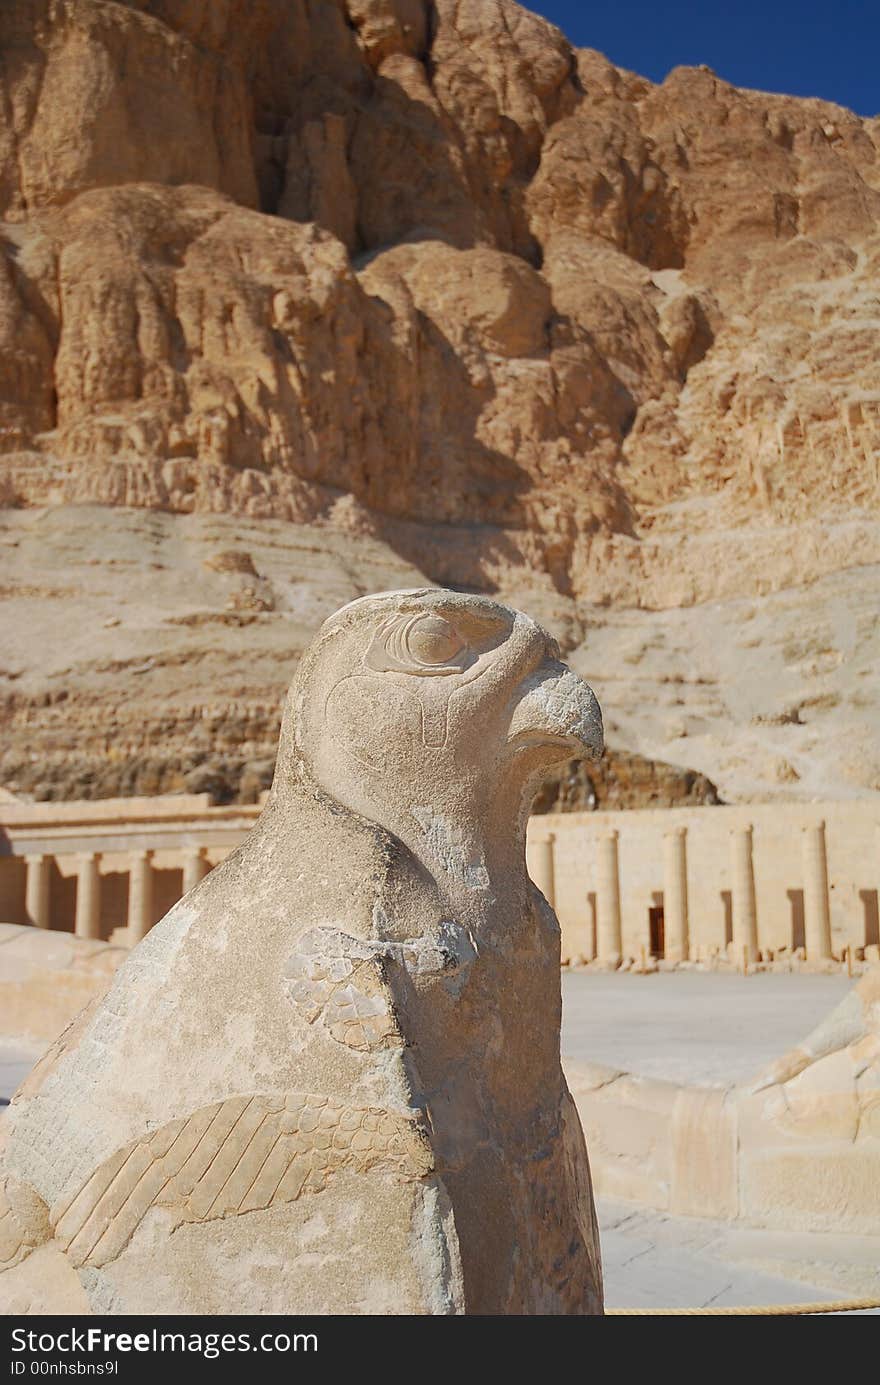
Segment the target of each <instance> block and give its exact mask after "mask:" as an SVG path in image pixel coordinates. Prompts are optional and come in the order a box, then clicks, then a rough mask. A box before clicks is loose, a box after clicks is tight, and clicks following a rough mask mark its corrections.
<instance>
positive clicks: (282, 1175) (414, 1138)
mask: <svg viewBox="0 0 880 1385" xmlns="http://www.w3.org/2000/svg"><path fill="white" fill-rule="evenodd" d="M432 1166H433V1158H432V1152H431V1147H430V1143H429V1140H428V1137H427V1130H426V1127H425V1126H424V1125H423V1124H422V1123H421V1121H420V1120H419V1119H418V1118H408V1117H406V1116H400V1115H395V1114H393V1113H391V1112H389V1111H385V1110H383V1109H381V1108H380V1107H374V1106H347V1105H343V1104H342V1103H341V1102H339V1101H336V1100H334V1098H332V1097H327V1096H316V1095H311V1094H303V1093H291V1094H290V1095H288V1096H239V1097H231V1098H229V1099H228V1100H226V1101H223V1102H219V1103H217V1104H216V1105H213V1106H205V1107H202V1108H201V1109H200V1110H198V1111H194V1112H193V1114H192V1115H190V1116H188V1117H185V1118H184V1119H181V1120H176V1121H171V1122H170V1123H169V1124H168V1125H164V1126H162V1127H161V1129H159V1130H157V1131H155V1132H154V1133H153V1134H152V1135H151V1136H149V1138H147V1139H143V1140H139V1141H135V1142H133V1143H132V1144H129V1145H126V1146H125V1148H124V1149H120V1150H118V1151H117V1152H116V1153H115V1154H114V1155H112V1156H111V1158H109V1159H107V1160H106V1161H105V1162H104V1163H103V1164H102V1165H101V1166H100V1168H98V1169H97V1170H96V1171H95V1173H94V1174H93V1175H92V1177H91V1178H90V1179H89V1180H88V1182H87V1183H86V1184H85V1186H84V1187H83V1188H81V1189H80V1190H79V1192H77V1193H76V1194H75V1196H74V1197H73V1198H71V1199H68V1201H67V1202H66V1203H61V1204H59V1205H56V1206H55V1207H53V1208H52V1209H51V1213H50V1221H51V1223H52V1224H53V1226H54V1234H55V1238H56V1240H57V1241H58V1243H59V1244H60V1246H61V1247H62V1249H63V1250H65V1251H66V1252H67V1254H68V1256H69V1258H70V1259H71V1261H72V1262H73V1264H74V1265H76V1266H81V1265H95V1266H100V1265H104V1264H107V1263H108V1261H110V1260H113V1259H115V1257H116V1256H117V1255H119V1254H120V1252H121V1251H122V1250H123V1249H124V1247H125V1246H126V1245H127V1243H128V1242H129V1240H130V1239H131V1237H132V1235H133V1234H134V1232H135V1231H136V1229H137V1227H138V1226H139V1225H140V1223H141V1221H142V1220H143V1218H144V1216H145V1215H146V1213H147V1212H148V1211H149V1210H150V1208H151V1207H165V1208H168V1209H169V1211H170V1212H172V1213H173V1214H174V1215H175V1216H176V1219H177V1221H178V1222H184V1221H190V1222H203V1221H212V1220H214V1219H216V1218H218V1217H228V1216H238V1215H240V1214H242V1213H245V1212H252V1211H257V1210H260V1209H263V1208H267V1207H274V1206H277V1205H278V1204H279V1203H285V1202H293V1201H295V1200H296V1199H297V1198H299V1197H300V1196H302V1195H303V1194H304V1193H308V1192H311V1193H317V1192H320V1191H321V1189H322V1188H324V1187H325V1186H326V1184H327V1183H328V1182H329V1180H330V1179H331V1178H332V1177H333V1175H334V1174H335V1173H337V1172H339V1170H341V1169H352V1170H354V1171H356V1172H360V1173H363V1172H366V1171H367V1170H369V1169H379V1170H384V1171H386V1172H389V1173H393V1174H396V1175H397V1176H399V1177H402V1178H406V1179H414V1178H421V1177H423V1176H424V1175H425V1174H427V1173H430V1171H431V1168H432ZM25 1253H26V1251H25Z"/></svg>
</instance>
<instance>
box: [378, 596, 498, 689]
mask: <svg viewBox="0 0 880 1385" xmlns="http://www.w3.org/2000/svg"><path fill="white" fill-rule="evenodd" d="M473 658H474V656H473V654H472V653H471V650H470V649H469V646H468V641H467V640H466V639H465V638H464V636H463V635H461V634H459V632H458V630H456V628H455V626H454V625H453V624H452V621H450V620H446V618H445V617H444V616H441V615H437V614H435V613H434V612H431V611H426V612H424V613H420V614H418V615H398V616H393V617H392V618H391V619H390V620H387V621H385V622H384V624H382V625H381V626H380V627H379V629H378V630H377V631H376V634H375V635H374V636H373V642H372V644H371V645H370V648H369V650H368V651H367V667H368V668H371V669H374V670H375V671H376V672H377V673H413V674H422V675H426V674H447V673H461V672H462V671H463V670H464V669H465V668H467V667H468V665H469V664H470V663H472V662H473Z"/></svg>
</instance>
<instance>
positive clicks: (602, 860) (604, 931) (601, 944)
mask: <svg viewBox="0 0 880 1385" xmlns="http://www.w3.org/2000/svg"><path fill="white" fill-rule="evenodd" d="M596 884H597V889H596V910H597V928H596V932H597V944H598V948H597V952H598V958H599V961H600V962H611V963H615V964H616V963H617V962H619V961H620V958H621V953H622V951H623V941H622V931H621V925H620V873H619V870H618V861H617V833H616V832H615V831H611V832H606V834H605V835H604V836H603V837H600V838H599V870H598V880H597V882H596Z"/></svg>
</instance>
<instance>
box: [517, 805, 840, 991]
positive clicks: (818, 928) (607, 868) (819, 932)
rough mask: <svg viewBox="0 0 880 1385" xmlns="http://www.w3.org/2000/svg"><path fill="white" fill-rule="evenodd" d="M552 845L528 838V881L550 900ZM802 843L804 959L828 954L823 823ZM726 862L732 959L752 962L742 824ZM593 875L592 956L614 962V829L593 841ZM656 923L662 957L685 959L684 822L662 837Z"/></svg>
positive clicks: (617, 911) (750, 891)
mask: <svg viewBox="0 0 880 1385" xmlns="http://www.w3.org/2000/svg"><path fill="white" fill-rule="evenodd" d="M554 843H555V836H554V834H553V833H548V834H547V836H546V837H543V838H542V839H540V840H539V841H538V842H536V843H535V847H534V865H533V873H534V879H535V884H536V885H537V886H538V888H539V889H540V890H541V891H542V893H543V894H544V895H545V896H546V898H547V899H548V900H549V901H550V903H551V904H552V903H554V900H555V893H556V890H555V884H556V882H555V867H554ZM802 847H803V883H804V933H805V944H806V954H807V957H808V958H809V959H810V960H811V961H812V960H814V959H816V958H821V957H830V956H831V955H832V954H831V909H830V903H829V894H828V857H827V852H826V846H825V824H824V822H818V823H814V824H812V825H811V826H809V827H806V828H804V831H803V839H802ZM730 864H731V874H732V881H733V888H732V891H731V894H732V912H733V939H732V941H733V946H734V950H735V953H736V956H737V958H740V957H746V958H748V960H749V961H750V962H754V961H757V959H758V909H757V900H756V895H755V869H754V859H753V833H752V827H751V825H750V824H749V825H746V826H744V827H736V828H734V829H733V831H732V832H731V837H730ZM596 876H597V878H596V956H597V958H598V959H599V960H600V961H603V962H608V963H611V964H616V963H618V962H620V960H621V958H622V955H623V927H622V916H621V908H620V863H619V858H618V833H617V831H616V830H614V829H612V830H611V831H609V832H606V833H604V834H603V835H602V836H601V837H600V838H599V841H598V860H597V871H596ZM663 921H664V932H665V938H664V955H665V956H666V957H667V958H668V959H669V960H670V961H674V962H681V961H685V960H686V959H687V957H688V956H689V953H690V921H689V916H688V884H687V828H686V827H674V828H672V829H671V831H669V832H667V833H666V834H665V835H664V838H663Z"/></svg>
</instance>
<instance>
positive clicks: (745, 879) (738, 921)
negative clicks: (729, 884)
mask: <svg viewBox="0 0 880 1385" xmlns="http://www.w3.org/2000/svg"><path fill="white" fill-rule="evenodd" d="M730 848H731V860H730V863H731V866H732V870H733V948H734V955H735V960H736V962H737V963H739V961H740V959H741V958H742V956H743V950H744V949H745V953H746V956H747V957H748V960H749V961H750V962H756V961H757V960H758V910H757V905H756V903H755V870H754V866H753V864H752V828H751V824H749V826H748V827H735V828H734V829H733V831H732V832H731V834H730Z"/></svg>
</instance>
